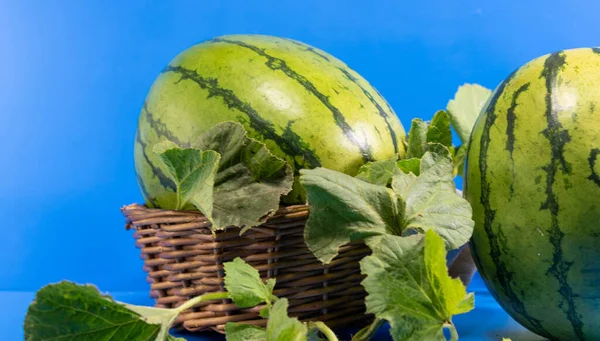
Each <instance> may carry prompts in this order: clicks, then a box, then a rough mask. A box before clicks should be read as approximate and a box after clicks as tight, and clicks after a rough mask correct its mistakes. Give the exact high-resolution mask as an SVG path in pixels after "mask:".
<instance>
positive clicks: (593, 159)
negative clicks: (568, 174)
mask: <svg viewBox="0 0 600 341" xmlns="http://www.w3.org/2000/svg"><path fill="white" fill-rule="evenodd" d="M598 154H600V149H598V148H594V149H592V150H590V157H589V158H588V162H589V164H590V171H591V172H592V174H590V176H588V179H589V180H592V181H593V182H594V183H595V184H596V185H598V186H600V176H599V175H598V174H597V173H596V171H595V170H594V168H595V167H596V161H597V159H598Z"/></svg>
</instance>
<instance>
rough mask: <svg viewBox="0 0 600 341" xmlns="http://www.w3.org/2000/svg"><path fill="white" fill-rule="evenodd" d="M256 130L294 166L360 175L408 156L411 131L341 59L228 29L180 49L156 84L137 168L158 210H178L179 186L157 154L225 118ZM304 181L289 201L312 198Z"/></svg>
mask: <svg viewBox="0 0 600 341" xmlns="http://www.w3.org/2000/svg"><path fill="white" fill-rule="evenodd" d="M225 121H235V122H239V123H241V124H242V125H243V126H244V128H245V129H246V131H247V132H248V135H249V136H250V137H252V138H255V139H257V140H259V141H261V142H263V143H265V144H266V145H267V147H268V148H269V149H270V150H271V151H272V152H273V153H274V154H275V155H277V156H279V157H281V158H283V159H285V160H286V161H288V162H289V164H290V165H292V166H293V168H294V169H295V171H296V173H297V172H298V171H299V170H300V169H302V168H315V167H326V168H329V169H332V170H336V171H340V172H344V173H346V174H350V175H354V174H356V172H357V171H358V168H359V167H360V166H361V165H363V164H364V163H366V162H368V161H375V160H382V159H386V158H390V157H392V156H394V155H399V156H400V157H402V156H403V155H404V145H403V143H402V141H403V139H404V137H405V135H406V133H405V130H404V128H403V126H402V124H401V122H400V120H399V119H398V117H397V116H396V114H395V113H394V111H393V110H392V108H391V107H390V105H389V104H388V103H387V102H386V100H385V99H384V98H383V97H382V96H381V95H380V94H379V93H378V91H377V90H376V89H375V88H373V86H371V85H370V84H369V83H368V82H367V81H366V80H365V79H364V78H363V77H361V76H360V75H359V74H358V73H356V72H355V71H353V70H352V69H350V68H349V67H348V66H347V65H346V64H344V63H343V62H342V61H340V60H339V59H337V58H335V57H334V56H332V55H330V54H328V53H326V52H324V51H322V50H319V49H317V48H315V47H312V46H309V45H306V44H304V43H302V42H299V41H295V40H291V39H286V38H280V37H273V36H266V35H227V36H220V37H216V38H214V39H211V40H208V41H204V42H202V43H199V44H197V45H194V46H192V47H190V48H188V49H186V50H184V51H183V52H181V53H179V54H178V55H177V56H176V57H175V58H174V59H173V60H172V61H171V62H170V63H169V64H168V65H167V66H166V68H164V70H163V71H162V72H161V73H160V75H159V76H158V77H157V78H156V80H155V81H154V83H153V84H152V86H151V88H150V90H149V92H148V94H147V97H146V99H145V103H144V105H143V108H142V110H141V113H140V116H139V120H138V129H137V134H136V140H135V149H134V157H135V170H136V174H137V178H138V183H139V186H140V188H141V190H142V192H143V195H144V199H145V200H146V202H147V204H148V206H151V207H172V206H173V205H174V202H175V195H174V190H175V185H174V184H173V182H172V181H171V180H170V179H169V178H168V177H167V176H166V175H165V174H166V172H165V168H164V166H163V165H162V163H161V162H160V160H159V159H158V157H157V155H155V154H154V153H153V152H152V148H153V146H154V145H155V144H156V143H157V142H160V141H163V140H170V141H172V142H175V143H177V144H179V145H180V146H184V147H185V146H188V145H189V144H190V142H191V141H193V140H194V138H196V137H197V136H199V135H200V134H202V133H204V132H206V131H207V130H208V129H210V128H211V127H213V126H214V125H216V124H217V123H221V122H225ZM301 192H302V191H301V190H300V189H299V187H298V183H297V182H296V185H295V190H294V191H293V192H292V193H294V194H293V195H292V196H288V198H287V199H286V200H287V202H289V203H303V202H304V200H305V199H304V196H302V195H299V193H301Z"/></svg>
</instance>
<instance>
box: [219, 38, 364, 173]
mask: <svg viewBox="0 0 600 341" xmlns="http://www.w3.org/2000/svg"><path fill="white" fill-rule="evenodd" d="M212 41H213V42H220V43H228V44H233V45H237V46H241V47H244V48H247V49H249V50H251V51H253V52H256V53H257V54H259V55H260V56H262V57H265V58H266V59H267V62H266V63H265V65H266V66H267V67H268V68H269V69H271V70H279V71H281V72H283V73H284V74H285V75H286V76H288V77H289V78H291V79H293V80H295V81H296V82H298V83H299V84H300V85H302V87H304V88H305V89H306V90H307V91H308V92H309V93H311V94H312V95H314V96H315V97H317V98H318V99H319V101H321V103H323V105H325V106H326V107H327V109H329V111H331V113H332V114H333V120H334V121H335V123H336V125H337V126H338V127H339V128H340V129H341V130H342V131H343V132H344V135H346V137H347V138H348V139H349V140H350V141H352V143H354V145H356V146H357V147H358V149H359V150H360V153H361V155H362V157H363V160H364V161H365V162H366V161H374V158H373V153H372V152H371V147H370V146H369V145H368V144H367V143H365V142H364V141H362V139H360V138H358V136H357V134H356V132H355V131H354V130H353V129H352V127H351V126H350V125H349V124H348V122H346V118H345V117H344V115H343V114H342V113H341V112H340V110H339V109H338V108H336V107H335V106H334V105H333V104H331V102H329V97H327V96H325V95H324V94H322V93H321V92H319V91H318V90H317V88H316V87H315V85H314V84H313V83H312V82H311V81H309V80H308V79H307V78H306V77H304V76H303V75H301V74H299V73H297V72H296V71H294V70H292V69H291V68H290V67H289V66H288V65H287V63H286V61H285V60H283V59H281V58H276V57H273V56H271V55H269V54H267V53H266V52H265V51H264V50H263V49H260V48H258V47H256V46H254V45H250V44H247V43H245V42H243V41H236V40H228V39H222V38H216V39H213V40H212Z"/></svg>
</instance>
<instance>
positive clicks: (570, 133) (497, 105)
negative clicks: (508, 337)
mask: <svg viewBox="0 0 600 341" xmlns="http://www.w3.org/2000/svg"><path fill="white" fill-rule="evenodd" d="M599 155H600V49H596V48H580V49H572V50H565V51H560V52H556V53H552V54H549V55H546V56H542V57H540V58H537V59H535V60H532V61H531V62H529V63H527V64H525V65H524V66H522V67H521V68H519V69H517V70H516V71H515V72H514V73H512V74H511V75H510V76H509V77H508V78H507V79H506V80H504V81H503V82H502V83H501V84H500V85H499V86H498V88H497V89H496V90H495V91H494V93H493V94H492V96H491V98H490V99H489V100H488V102H487V103H486V105H485V106H484V108H483V110H482V112H481V113H480V116H479V117H478V120H477V122H476V124H475V126H474V128H473V131H472V134H471V138H470V142H469V147H468V151H467V159H466V165H465V172H466V176H465V197H466V198H467V200H468V201H469V202H470V203H471V205H472V206H473V215H474V218H473V219H474V220H475V231H474V234H473V237H472V241H471V248H472V252H473V256H474V259H475V262H476V265H477V268H478V269H479V271H480V273H481V275H482V277H483V279H484V280H485V283H486V285H487V286H488V288H489V289H490V291H491V293H492V294H493V295H494V297H495V298H496V299H497V301H498V302H499V303H500V304H501V305H502V306H503V307H504V309H505V310H506V311H507V312H508V313H509V314H510V315H511V316H512V317H513V318H514V319H515V320H516V321H518V322H519V323H520V324H522V325H523V326H525V327H526V328H528V329H530V330H531V331H533V332H535V333H537V334H539V335H542V336H544V337H547V338H549V339H551V340H568V341H571V340H600V318H599V315H600V204H599V198H600V160H599Z"/></svg>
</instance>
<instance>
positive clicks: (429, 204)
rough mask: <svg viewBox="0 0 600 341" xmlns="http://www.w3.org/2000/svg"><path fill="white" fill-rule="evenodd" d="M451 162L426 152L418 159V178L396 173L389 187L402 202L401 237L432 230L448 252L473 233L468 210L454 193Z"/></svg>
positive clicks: (470, 210)
mask: <svg viewBox="0 0 600 341" xmlns="http://www.w3.org/2000/svg"><path fill="white" fill-rule="evenodd" d="M452 170H453V165H452V160H451V159H450V157H449V156H447V155H440V154H435V153H430V152H427V153H425V155H424V156H423V158H422V159H421V170H420V175H419V176H418V177H415V176H414V175H412V174H404V173H403V174H400V175H397V176H395V177H394V179H393V180H392V188H393V189H394V191H395V192H396V193H397V194H398V195H399V196H400V197H401V198H402V199H403V201H404V202H405V203H406V206H405V211H404V213H405V214H404V220H403V229H402V230H403V234H404V235H407V234H412V233H414V232H424V231H427V230H430V229H433V230H434V231H435V232H437V233H438V234H439V235H440V236H442V238H444V240H445V242H446V246H447V248H448V249H451V250H452V249H456V248H459V247H460V246H462V245H464V244H465V243H466V242H467V241H468V240H469V238H470V237H471V235H472V233H473V226H474V224H475V223H474V222H473V220H472V219H471V218H472V208H471V205H470V204H469V202H468V201H466V200H465V199H463V198H461V197H459V196H458V195H457V194H456V186H455V184H454V181H453V179H452Z"/></svg>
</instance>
